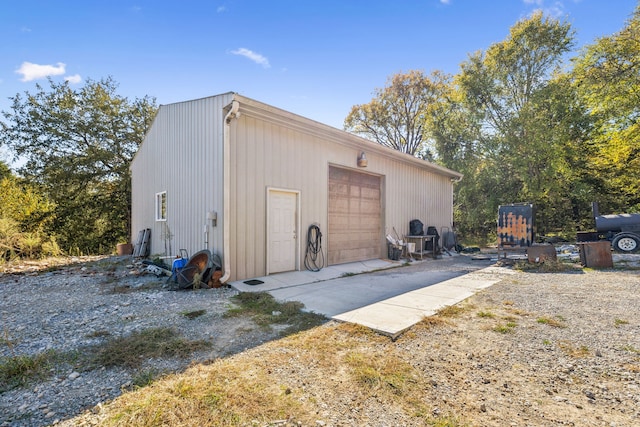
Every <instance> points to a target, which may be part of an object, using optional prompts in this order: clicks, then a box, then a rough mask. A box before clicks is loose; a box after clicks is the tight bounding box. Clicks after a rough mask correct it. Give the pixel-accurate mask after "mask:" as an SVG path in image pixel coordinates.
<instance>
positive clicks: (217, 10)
mask: <svg viewBox="0 0 640 427" xmlns="http://www.w3.org/2000/svg"><path fill="white" fill-rule="evenodd" d="M226 11H227V8H226V7H225V6H218V8H217V9H216V12H218V13H222V12H226Z"/></svg>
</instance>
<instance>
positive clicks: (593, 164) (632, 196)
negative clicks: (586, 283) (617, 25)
mask: <svg viewBox="0 0 640 427" xmlns="http://www.w3.org/2000/svg"><path fill="white" fill-rule="evenodd" d="M571 75H572V78H573V81H574V85H575V87H576V89H577V90H578V92H579V93H580V95H581V96H582V99H583V100H584V103H585V104H586V106H587V107H588V111H589V114H590V117H591V118H592V120H593V122H594V126H593V132H592V141H591V145H592V147H591V148H592V150H593V152H594V155H592V156H589V157H588V158H587V159H585V160H588V163H589V167H590V168H592V170H593V171H594V173H595V174H597V175H598V176H599V177H600V181H599V182H600V190H601V191H600V197H599V199H600V202H602V205H603V207H604V208H605V209H606V210H607V211H609V212H614V211H617V212H629V211H636V212H637V211H640V180H639V179H638V176H640V6H637V8H636V10H635V11H634V13H633V15H632V16H631V18H630V19H629V20H628V22H627V23H626V25H625V26H624V28H623V29H622V30H620V31H619V32H617V33H614V34H612V35H610V36H607V37H602V38H600V39H598V40H596V41H595V43H593V44H592V45H590V46H588V47H586V48H585V49H584V50H583V52H582V53H581V55H580V56H579V57H578V58H577V59H576V61H575V66H574V69H573V71H572V73H571Z"/></svg>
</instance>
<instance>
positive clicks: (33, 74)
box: [16, 61, 66, 82]
mask: <svg viewBox="0 0 640 427" xmlns="http://www.w3.org/2000/svg"><path fill="white" fill-rule="evenodd" d="M65 67H66V64H63V63H62V62H58V63H57V64H56V65H39V64H33V63H31V62H26V61H25V62H23V63H22V65H21V66H20V68H18V69H17V70H16V73H18V74H21V75H22V78H21V79H20V80H21V81H23V82H30V81H32V80H38V79H44V78H45V77H49V76H59V75H61V74H64V69H65Z"/></svg>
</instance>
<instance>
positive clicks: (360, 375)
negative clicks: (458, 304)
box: [101, 323, 464, 427]
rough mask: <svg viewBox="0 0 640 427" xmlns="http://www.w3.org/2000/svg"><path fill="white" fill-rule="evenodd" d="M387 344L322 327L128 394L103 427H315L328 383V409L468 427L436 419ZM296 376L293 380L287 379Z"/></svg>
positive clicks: (423, 384)
mask: <svg viewBox="0 0 640 427" xmlns="http://www.w3.org/2000/svg"><path fill="white" fill-rule="evenodd" d="M389 343H390V340H389V339H388V338H387V337H383V336H381V335H378V334H376V333H373V332H371V330H369V329H367V328H364V327H361V326H356V325H352V324H335V323H334V324H328V325H324V326H320V327H317V328H314V329H312V330H309V331H305V332H302V333H298V334H295V335H291V336H289V337H286V338H283V339H281V340H279V341H277V342H272V343H268V344H266V345H264V346H261V347H258V348H256V349H254V350H251V351H249V352H247V353H245V354H241V355H236V356H233V357H230V358H228V359H223V360H217V361H215V362H214V363H212V364H210V365H206V366H205V365H198V366H194V367H192V368H191V369H189V370H188V371H187V372H185V373H184V374H182V375H172V376H168V377H165V378H162V379H160V380H158V381H156V382H154V383H153V384H151V385H150V386H148V387H145V388H143V389H139V390H137V391H135V392H132V393H128V394H125V395H123V396H122V397H120V398H119V399H117V400H115V401H114V402H113V403H111V404H110V405H109V406H108V411H106V412H105V413H104V418H103V421H102V424H101V425H114V426H115V425H117V426H143V427H144V426H157V425H171V426H196V425H198V426H201V425H207V426H244V425H259V426H263V425H264V426H268V425H275V424H274V423H275V421H277V420H289V421H290V422H293V421H292V420H295V423H297V425H305V426H306V425H316V421H317V420H318V417H319V415H318V407H319V405H320V404H321V402H318V401H317V400H316V399H315V398H313V396H315V395H316V393H315V392H314V387H315V385H316V384H323V383H324V384H325V385H326V383H327V382H329V383H331V384H332V387H330V388H329V390H327V389H323V392H324V393H329V395H323V397H322V398H323V401H325V402H331V401H333V402H336V401H341V400H342V399H343V398H344V396H353V398H354V399H355V398H357V399H358V400H360V401H362V400H366V399H378V400H380V401H384V402H386V404H387V405H391V406H392V407H393V406H396V407H397V408H398V409H399V410H402V411H406V412H408V413H412V414H415V416H416V417H418V418H422V419H423V420H424V423H425V424H424V425H438V426H442V427H447V426H450V427H455V426H463V425H464V423H463V422H462V421H460V420H459V419H458V418H455V417H453V416H450V415H448V414H447V415H442V416H433V414H432V413H431V409H430V408H429V407H428V406H427V405H426V403H425V402H424V400H423V390H424V389H425V388H427V387H429V384H428V382H427V379H426V378H425V377H424V375H421V373H420V372H419V371H416V369H415V368H414V367H413V366H411V365H410V364H409V363H407V362H406V361H404V360H403V359H402V358H401V357H400V355H399V354H397V353H396V351H395V350H394V347H393V346H388V345H387V344H389ZM292 369H293V370H295V371H296V376H295V378H296V379H295V380H292V379H291V376H289V375H286V372H284V371H286V370H292ZM287 378H289V379H287Z"/></svg>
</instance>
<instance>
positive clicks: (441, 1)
mask: <svg viewBox="0 0 640 427" xmlns="http://www.w3.org/2000/svg"><path fill="white" fill-rule="evenodd" d="M440 3H442V4H449V3H451V0H440Z"/></svg>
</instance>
